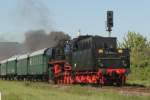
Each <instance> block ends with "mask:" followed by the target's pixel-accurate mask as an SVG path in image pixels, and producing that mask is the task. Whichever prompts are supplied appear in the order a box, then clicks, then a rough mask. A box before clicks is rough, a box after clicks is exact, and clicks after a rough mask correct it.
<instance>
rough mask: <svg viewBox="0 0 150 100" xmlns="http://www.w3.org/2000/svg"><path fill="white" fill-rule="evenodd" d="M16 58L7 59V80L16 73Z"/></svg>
mask: <svg viewBox="0 0 150 100" xmlns="http://www.w3.org/2000/svg"><path fill="white" fill-rule="evenodd" d="M16 69H17V56H14V57H11V58H9V59H8V62H7V71H6V73H7V75H8V76H9V78H11V77H14V76H16V74H17V72H16Z"/></svg>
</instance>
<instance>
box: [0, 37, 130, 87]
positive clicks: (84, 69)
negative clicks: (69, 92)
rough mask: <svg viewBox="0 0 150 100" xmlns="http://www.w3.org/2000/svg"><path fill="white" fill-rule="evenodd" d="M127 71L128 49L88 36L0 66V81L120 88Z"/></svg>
mask: <svg viewBox="0 0 150 100" xmlns="http://www.w3.org/2000/svg"><path fill="white" fill-rule="evenodd" d="M129 71H130V55H129V50H128V49H122V48H117V42H116V38H114V37H101V36H89V35H86V36H79V37H77V38H74V39H72V40H70V41H67V42H66V43H65V44H64V46H56V47H53V48H45V49H42V50H38V51H35V52H32V53H30V54H24V55H19V56H14V57H11V58H9V59H6V60H4V61H1V63H0V77H1V78H2V79H8V80H12V79H17V80H23V79H28V80H45V81H47V82H50V83H54V84H99V85H105V84H117V85H123V84H124V83H125V80H126V76H127V75H128V73H129Z"/></svg>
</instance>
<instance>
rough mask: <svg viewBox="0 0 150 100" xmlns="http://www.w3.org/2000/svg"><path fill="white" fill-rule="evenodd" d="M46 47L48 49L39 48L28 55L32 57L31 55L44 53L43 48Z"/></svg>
mask: <svg viewBox="0 0 150 100" xmlns="http://www.w3.org/2000/svg"><path fill="white" fill-rule="evenodd" d="M47 49H48V48H44V49H41V50H38V51H35V52H32V53H31V54H30V55H29V56H30V57H32V56H36V55H41V54H44V53H45V50H47Z"/></svg>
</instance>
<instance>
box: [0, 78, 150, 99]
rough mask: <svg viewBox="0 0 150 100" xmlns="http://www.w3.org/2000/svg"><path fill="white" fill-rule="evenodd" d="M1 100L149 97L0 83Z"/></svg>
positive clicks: (34, 84)
mask: <svg viewBox="0 0 150 100" xmlns="http://www.w3.org/2000/svg"><path fill="white" fill-rule="evenodd" d="M0 91H1V92H2V100H150V96H140V95H127V94H123V93H119V92H117V91H116V92H114V91H112V90H104V89H101V88H99V89H95V88H89V87H88V86H86V87H81V86H79V85H76V86H55V85H49V84H46V83H37V82H36V83H29V82H16V81H12V82H11V81H0Z"/></svg>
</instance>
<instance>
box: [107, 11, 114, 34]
mask: <svg viewBox="0 0 150 100" xmlns="http://www.w3.org/2000/svg"><path fill="white" fill-rule="evenodd" d="M112 27H113V11H107V29H106V31H108V36H109V37H111V31H112Z"/></svg>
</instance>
